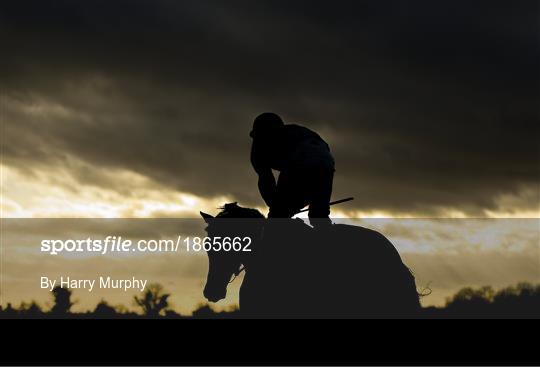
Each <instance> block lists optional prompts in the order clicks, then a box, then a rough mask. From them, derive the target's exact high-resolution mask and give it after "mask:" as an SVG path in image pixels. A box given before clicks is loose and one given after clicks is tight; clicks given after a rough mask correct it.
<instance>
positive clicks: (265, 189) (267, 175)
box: [257, 168, 277, 207]
mask: <svg viewBox="0 0 540 368" xmlns="http://www.w3.org/2000/svg"><path fill="white" fill-rule="evenodd" d="M257 173H258V174H259V183H258V185H259V192H260V193H261V196H262V198H263V199H264V202H265V203H266V205H267V206H268V207H272V202H273V200H274V196H275V193H276V188H277V186H276V178H274V174H273V173H272V169H270V168H264V169H258V170H257Z"/></svg>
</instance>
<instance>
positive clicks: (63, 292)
mask: <svg viewBox="0 0 540 368" xmlns="http://www.w3.org/2000/svg"><path fill="white" fill-rule="evenodd" d="M72 293H73V292H72V290H70V289H67V288H63V287H59V286H58V287H56V288H54V289H53V291H52V298H53V305H52V307H51V308H48V309H45V308H44V307H42V306H41V305H40V304H38V303H37V302H36V301H31V302H29V303H27V302H22V303H21V304H20V305H19V306H18V307H13V306H12V305H11V303H8V304H7V306H5V307H4V306H0V318H175V319H181V318H235V317H236V318H237V317H239V316H240V314H239V310H238V307H237V306H232V307H230V308H229V309H227V310H224V311H217V310H215V309H214V308H212V307H211V306H210V305H208V304H200V305H198V306H197V308H196V309H195V310H194V311H193V312H192V314H191V315H182V314H180V313H178V312H176V311H175V310H174V309H173V308H172V307H171V305H170V303H169V298H170V294H169V293H167V292H165V290H164V288H163V286H162V285H160V284H151V285H149V286H148V288H146V290H145V291H144V292H142V293H141V294H140V295H136V296H134V297H133V305H134V306H135V307H136V310H129V309H128V308H126V307H125V306H122V305H119V306H113V305H110V304H109V303H108V302H106V301H105V300H101V301H100V302H99V303H98V304H97V305H96V307H95V308H94V309H93V310H88V311H86V312H73V311H72V307H73V306H74V305H75V304H76V302H75V301H73V298H72V296H73V295H72ZM336 317H339V316H336ZM421 317H425V318H540V284H537V285H533V284H531V283H527V282H522V283H518V284H517V285H514V286H509V287H506V288H503V289H500V290H495V289H493V288H492V287H491V286H483V287H479V288H472V287H466V288H463V289H461V290H459V291H458V292H457V293H456V294H454V295H453V296H452V297H450V298H447V300H446V303H445V305H444V306H443V307H426V308H423V315H422V316H421Z"/></svg>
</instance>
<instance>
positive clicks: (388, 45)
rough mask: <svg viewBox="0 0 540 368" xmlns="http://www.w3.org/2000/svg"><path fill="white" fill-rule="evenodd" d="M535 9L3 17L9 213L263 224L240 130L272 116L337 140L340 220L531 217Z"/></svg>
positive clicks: (382, 4)
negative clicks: (255, 214)
mask: <svg viewBox="0 0 540 368" xmlns="http://www.w3.org/2000/svg"><path fill="white" fill-rule="evenodd" d="M538 12H539V9H538V2H537V1H528V0H524V1H519V2H515V1H509V0H507V1H475V2H470V1H446V0H443V1H437V2H433V1H407V2H403V1H390V0H386V1H362V2H358V1H334V2H332V3H328V2H317V1H264V0H261V1H256V2H254V1H234V2H223V1H219V2H218V1H192V2H188V1H164V0H156V1H114V2H113V1H99V0H98V1H86V2H83V1H77V2H74V1H67V0H66V1H38V0H35V1H26V0H18V1H4V2H2V4H1V5H0V29H1V32H0V42H1V44H2V49H3V52H2V57H1V58H0V87H1V101H0V103H1V106H0V118H1V137H2V155H1V166H0V168H1V170H2V204H1V206H2V217H172V216H174V217H193V216H195V215H196V214H197V212H198V211H199V210H201V209H202V210H208V212H212V210H213V209H215V208H216V207H217V206H219V205H221V204H223V203H224V202H225V201H232V200H237V201H239V202H240V203H241V204H242V205H245V206H254V207H259V208H261V207H262V205H263V202H262V200H261V199H260V197H259V194H258V191H257V187H256V180H257V178H256V176H255V174H254V172H253V170H252V168H251V166H250V163H249V149H250V143H251V142H250V139H249V136H248V133H249V130H250V128H251V123H252V121H253V118H254V117H255V116H256V115H257V114H259V113H261V112H264V111H274V112H276V113H278V114H280V115H281V116H282V117H283V119H284V120H285V121H287V122H294V123H299V124H302V125H306V126H308V127H310V128H312V129H314V130H316V131H318V132H319V133H320V134H321V135H322V136H323V137H324V138H325V139H326V140H327V141H328V143H329V144H330V146H331V149H332V152H333V154H334V156H335V158H336V170H337V171H336V179H335V183H334V187H335V189H334V198H340V197H344V196H354V197H355V198H356V199H355V201H353V202H351V203H349V204H347V205H342V206H341V207H340V208H339V209H337V208H336V211H335V213H334V215H335V216H350V217H366V216H370V217H373V216H375V217H376V216H385V217H499V218H506V217H533V218H538V217H539V216H540V187H539V183H540V143H539V142H540V124H539V123H540V111H539V109H538V101H539V99H540V68H538V65H539V64H540V47H539V45H540V43H539V41H540V39H539V38H540V37H539V34H540V33H539V29H540V28H539V24H538V23H539V20H538ZM463 247H464V248H465V247H466V245H463ZM535 254H536V256H538V257H540V255H539V253H538V249H536V253H535V251H534V250H533V253H532V258H533V259H534V256H535ZM537 259H540V258H537ZM539 262H540V261H539ZM458 263H459V262H458ZM530 276H531V275H530ZM531 278H534V272H533V273H532V276H531V277H529V279H531ZM465 281H466V280H465ZM465 281H463V283H465Z"/></svg>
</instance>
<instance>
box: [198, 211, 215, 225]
mask: <svg viewBox="0 0 540 368" xmlns="http://www.w3.org/2000/svg"><path fill="white" fill-rule="evenodd" d="M199 213H200V214H201V216H202V218H203V219H204V221H206V222H207V223H209V222H210V220H211V219H213V218H214V216H212V215H209V214H207V213H204V212H202V211H200V212H199Z"/></svg>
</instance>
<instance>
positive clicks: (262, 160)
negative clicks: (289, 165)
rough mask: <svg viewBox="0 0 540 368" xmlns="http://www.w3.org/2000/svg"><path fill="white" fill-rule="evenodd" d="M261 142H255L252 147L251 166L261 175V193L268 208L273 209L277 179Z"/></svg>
mask: <svg viewBox="0 0 540 368" xmlns="http://www.w3.org/2000/svg"><path fill="white" fill-rule="evenodd" d="M260 144H261V142H257V141H254V142H253V145H252V146H251V165H252V166H253V168H254V169H255V172H256V173H257V174H258V175H259V182H258V186H259V192H260V193H261V196H262V198H263V200H264V202H265V203H266V205H267V206H268V207H272V202H273V200H274V196H275V193H276V190H277V186H276V179H275V178H274V174H273V173H272V169H271V167H270V165H269V164H268V159H267V157H266V155H267V153H266V152H265V149H264V148H263V147H261V145H260Z"/></svg>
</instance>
